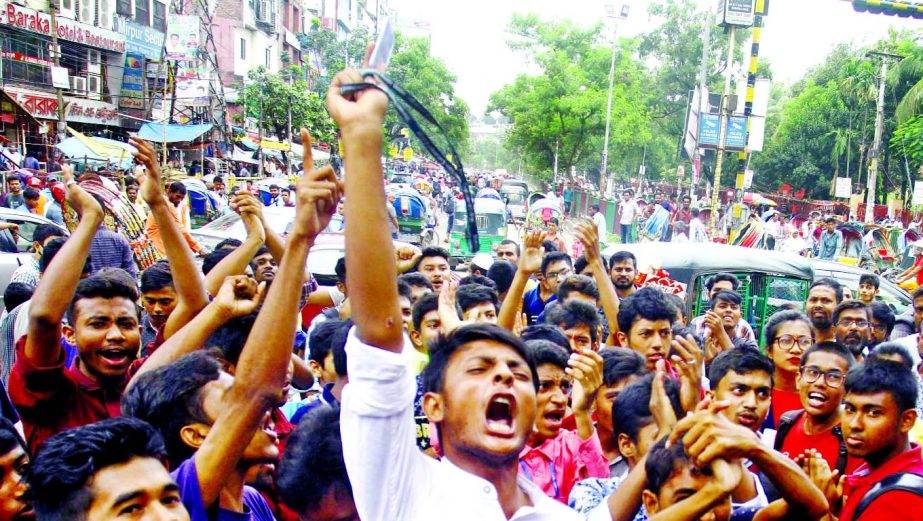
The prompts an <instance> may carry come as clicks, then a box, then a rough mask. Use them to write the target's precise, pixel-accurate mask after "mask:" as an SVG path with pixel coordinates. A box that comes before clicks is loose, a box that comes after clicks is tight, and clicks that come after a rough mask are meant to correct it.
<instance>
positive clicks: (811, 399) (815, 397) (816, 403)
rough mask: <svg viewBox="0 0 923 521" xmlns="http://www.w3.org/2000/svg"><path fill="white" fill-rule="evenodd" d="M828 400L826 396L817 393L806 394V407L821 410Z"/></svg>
mask: <svg viewBox="0 0 923 521" xmlns="http://www.w3.org/2000/svg"><path fill="white" fill-rule="evenodd" d="M829 399H830V398H829V397H828V396H827V395H826V394H824V393H822V392H819V391H811V392H809V393H808V405H809V406H811V407H812V408H814V409H822V408H823V407H824V405H825V404H826V403H827V401H828V400H829Z"/></svg>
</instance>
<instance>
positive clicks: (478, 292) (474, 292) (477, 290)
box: [455, 284, 500, 313]
mask: <svg viewBox="0 0 923 521" xmlns="http://www.w3.org/2000/svg"><path fill="white" fill-rule="evenodd" d="M455 298H456V301H457V302H458V305H459V307H461V310H462V313H465V312H467V311H468V310H469V309H471V308H473V307H474V306H477V305H478V304H483V303H485V302H486V303H489V304H493V306H494V309H495V310H496V311H497V312H498V313H499V312H500V300H499V298H498V297H497V292H496V291H495V290H494V289H493V288H491V287H488V286H482V285H480V284H465V285H464V286H459V287H458V290H457V291H456V293H455Z"/></svg>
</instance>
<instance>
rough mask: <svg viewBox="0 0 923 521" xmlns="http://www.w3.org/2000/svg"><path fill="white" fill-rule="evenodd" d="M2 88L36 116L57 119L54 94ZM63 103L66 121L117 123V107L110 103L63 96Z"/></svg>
mask: <svg viewBox="0 0 923 521" xmlns="http://www.w3.org/2000/svg"><path fill="white" fill-rule="evenodd" d="M4 90H5V91H6V92H7V94H9V95H10V96H12V97H13V98H15V99H16V101H17V102H18V103H19V104H20V105H22V106H23V108H25V109H26V110H28V111H29V113H30V114H32V115H33V116H35V117H36V118H38V119H58V99H57V98H56V97H55V96H52V95H49V94H46V93H44V92H34V91H27V90H20V89H15V90H14V89H12V88H9V87H8V88H5V89H4ZM64 105H65V107H66V108H65V111H64V116H65V118H64V119H65V120H66V121H68V122H71V123H91V124H93V125H113V126H118V124H119V112H118V109H117V107H116V106H115V105H113V104H111V103H104V102H102V101H95V100H88V99H79V98H71V97H67V96H65V97H64Z"/></svg>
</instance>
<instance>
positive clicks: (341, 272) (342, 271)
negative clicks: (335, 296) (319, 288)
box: [333, 257, 346, 284]
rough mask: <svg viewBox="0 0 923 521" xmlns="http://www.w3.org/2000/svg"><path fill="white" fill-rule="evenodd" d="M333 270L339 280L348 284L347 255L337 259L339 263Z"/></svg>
mask: <svg viewBox="0 0 923 521" xmlns="http://www.w3.org/2000/svg"><path fill="white" fill-rule="evenodd" d="M333 272H334V273H335V274H336V276H337V282H342V283H343V284H346V257H340V258H339V259H337V263H336V265H335V266H334V267H333Z"/></svg>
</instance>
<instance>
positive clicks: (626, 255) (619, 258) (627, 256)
mask: <svg viewBox="0 0 923 521" xmlns="http://www.w3.org/2000/svg"><path fill="white" fill-rule="evenodd" d="M627 260H630V261H631V265H632V266H633V267H634V268H635V269H638V259H637V257H635V254H634V253H631V252H630V251H624V250H622V251H617V252H615V253H613V254H612V256H611V257H609V267H610V268H611V267H612V266H613V265H614V264H615V263H616V262H625V261H627Z"/></svg>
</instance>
